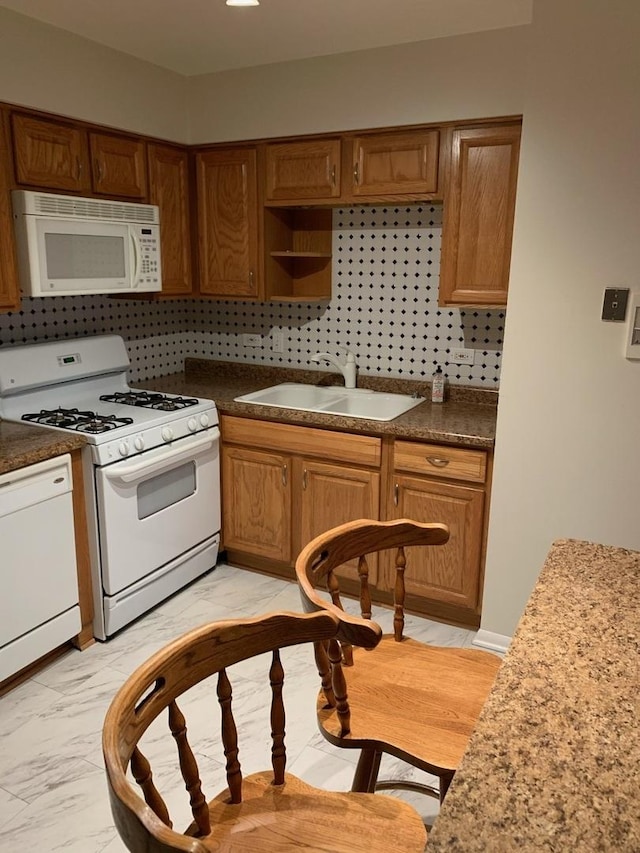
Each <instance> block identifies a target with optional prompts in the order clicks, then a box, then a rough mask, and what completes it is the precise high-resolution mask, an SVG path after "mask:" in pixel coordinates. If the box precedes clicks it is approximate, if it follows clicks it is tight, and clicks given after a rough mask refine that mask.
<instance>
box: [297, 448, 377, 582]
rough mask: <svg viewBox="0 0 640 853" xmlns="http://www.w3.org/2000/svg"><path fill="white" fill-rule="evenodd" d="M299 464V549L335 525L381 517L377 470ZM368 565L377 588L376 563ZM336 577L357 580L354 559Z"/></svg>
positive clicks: (374, 561)
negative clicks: (300, 474) (300, 468)
mask: <svg viewBox="0 0 640 853" xmlns="http://www.w3.org/2000/svg"><path fill="white" fill-rule="evenodd" d="M301 462H302V466H303V467H302V476H301V479H300V485H301V488H302V494H301V500H300V511H301V517H300V532H301V537H300V548H302V547H303V546H304V545H306V544H307V543H308V542H310V541H311V540H312V539H313V538H314V537H316V536H318V535H319V534H320V533H324V532H325V531H326V530H330V529H331V528H332V527H336V526H337V525H338V524H344V523H345V522H346V521H355V520H356V519H358V518H375V519H378V518H379V517H380V515H379V512H380V474H379V473H378V472H377V471H368V470H366V469H362V468H352V467H349V466H347V465H327V464H325V463H323V462H317V461H315V460H313V459H303V460H301ZM376 556H377V555H376ZM367 562H368V564H369V582H370V583H372V584H374V585H376V584H377V583H378V561H377V559H374V558H373V557H371V559H369V560H368V561H367ZM345 570H346V571H345ZM337 574H338V575H342V576H346V577H348V578H350V579H351V580H354V581H355V580H357V579H358V563H357V560H354V561H353V562H352V563H350V564H347V565H346V566H344V567H343V569H342V570H341V571H340V572H338V573H337Z"/></svg>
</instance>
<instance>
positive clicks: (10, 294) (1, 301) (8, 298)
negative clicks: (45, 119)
mask: <svg viewBox="0 0 640 853" xmlns="http://www.w3.org/2000/svg"><path fill="white" fill-rule="evenodd" d="M7 131H8V129H7V126H6V116H5V114H4V113H2V112H0V311H12V310H13V309H16V310H17V309H18V308H19V307H20V288H19V286H18V269H17V264H16V252H15V245H14V240H13V217H12V211H11V195H10V193H9V187H10V184H11V181H10V160H9V146H8V132H7Z"/></svg>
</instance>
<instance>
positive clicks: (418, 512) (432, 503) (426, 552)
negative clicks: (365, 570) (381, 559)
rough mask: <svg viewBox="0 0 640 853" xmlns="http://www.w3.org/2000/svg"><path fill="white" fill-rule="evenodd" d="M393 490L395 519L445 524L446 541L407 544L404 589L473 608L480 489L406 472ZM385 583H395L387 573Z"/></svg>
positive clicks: (479, 546)
mask: <svg viewBox="0 0 640 853" xmlns="http://www.w3.org/2000/svg"><path fill="white" fill-rule="evenodd" d="M393 488H394V501H393V503H394V509H393V517H394V518H413V519H415V520H416V521H422V522H441V523H444V524H446V525H448V527H449V541H448V542H447V544H446V545H439V546H434V547H433V548H420V549H414V548H407V553H406V557H407V568H406V571H405V584H406V591H407V593H409V594H413V595H416V596H420V597H421V598H424V599H431V600H432V601H441V602H444V603H446V604H455V605H458V606H461V607H465V608H470V609H474V608H475V607H476V606H477V604H478V595H479V580H480V560H481V553H482V529H483V528H482V521H483V510H484V490H483V489H479V488H471V487H466V486H458V485H455V486H454V485H450V484H448V483H441V482H437V481H434V480H429V479H427V478H426V477H425V478H423V477H404V476H396V477H394V480H393ZM388 581H389V585H391V583H392V582H393V581H392V578H391V577H389V578H388Z"/></svg>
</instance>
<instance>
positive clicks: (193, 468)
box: [96, 427, 220, 595]
mask: <svg viewBox="0 0 640 853" xmlns="http://www.w3.org/2000/svg"><path fill="white" fill-rule="evenodd" d="M219 443H220V431H219V430H218V428H217V427H213V428H211V429H208V430H205V431H203V432H200V433H198V434H197V435H194V436H189V437H187V438H183V439H180V440H178V441H174V442H172V444H171V445H167V446H166V447H158V448H155V449H153V450H148V451H146V452H144V453H141V454H140V455H139V456H135V457H133V458H132V459H124V460H122V461H121V462H115V463H113V464H112V465H107V466H105V467H103V468H98V469H96V496H97V505H98V529H99V537H100V563H101V569H102V586H103V590H104V592H105V593H106V594H107V595H115V594H116V593H118V592H120V591H121V590H124V589H126V588H127V587H128V586H130V585H131V584H132V583H135V582H136V581H139V580H141V579H142V578H144V577H146V576H147V575H149V574H150V573H152V572H154V571H156V570H157V569H160V568H161V567H162V566H164V565H165V564H166V563H169V562H171V561H172V560H176V559H177V558H178V557H180V556H181V555H184V556H185V559H186V558H187V557H188V552H189V551H190V550H192V549H193V548H195V547H197V546H198V545H199V543H201V542H203V541H204V540H206V539H208V538H210V537H211V536H213V535H214V534H216V533H217V532H218V531H219V530H220V460H219Z"/></svg>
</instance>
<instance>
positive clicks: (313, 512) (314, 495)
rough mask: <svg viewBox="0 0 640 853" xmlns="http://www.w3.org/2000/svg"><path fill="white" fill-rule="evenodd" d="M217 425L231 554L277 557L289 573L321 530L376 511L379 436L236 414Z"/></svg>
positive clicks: (251, 558)
mask: <svg viewBox="0 0 640 853" xmlns="http://www.w3.org/2000/svg"><path fill="white" fill-rule="evenodd" d="M221 429H222V493H223V531H222V538H223V547H224V548H225V549H226V550H227V551H229V552H231V553H232V554H233V557H234V560H235V562H238V560H239V558H240V561H241V560H242V557H243V556H244V558H245V564H247V565H249V564H250V563H251V562H252V561H255V560H257V561H261V560H271V561H275V563H277V564H279V568H280V569H281V570H282V569H284V568H287V567H288V568H289V569H290V571H289V572H285V574H288V576H289V577H292V576H293V571H292V567H293V565H294V563H295V560H296V557H297V555H298V553H299V551H300V550H301V549H302V547H303V546H304V545H306V544H307V542H309V541H310V540H311V539H312V538H313V537H314V536H317V534H318V533H321V532H322V531H324V530H327V529H329V528H331V527H335V526H336V525H337V524H342V523H343V522H345V521H353V520H354V519H357V518H376V519H377V518H379V517H380V471H379V469H380V451H381V441H380V439H378V438H372V437H370V436H357V435H347V434H345V433H338V432H334V431H330V430H318V429H312V428H308V427H299V426H292V425H288V424H276V423H266V422H263V421H257V420H250V419H246V418H233V417H222V419H221ZM321 460H322V461H321ZM349 460H350V462H349ZM247 561H248V562H247ZM265 567H266V566H265ZM267 568H268V567H267ZM370 568H371V571H372V575H371V578H372V582H374V583H375V580H374V579H373V573H374V572H375V567H374V566H371V567H370ZM280 573H282V572H280ZM347 574H348V575H349V576H352V577H357V569H356V567H355V566H354V567H348V571H347Z"/></svg>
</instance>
